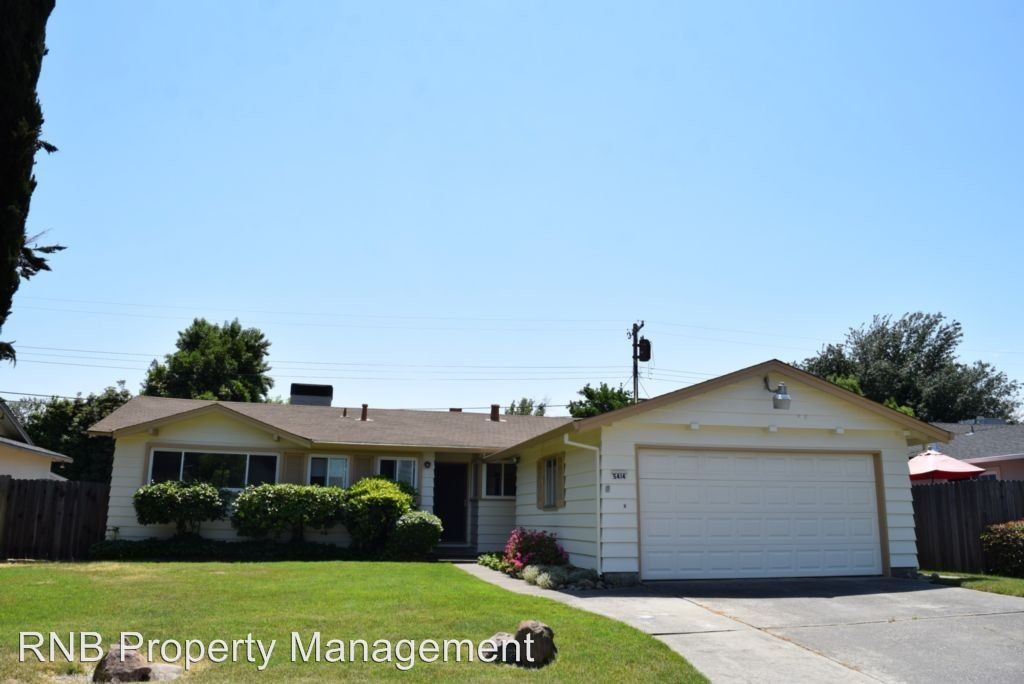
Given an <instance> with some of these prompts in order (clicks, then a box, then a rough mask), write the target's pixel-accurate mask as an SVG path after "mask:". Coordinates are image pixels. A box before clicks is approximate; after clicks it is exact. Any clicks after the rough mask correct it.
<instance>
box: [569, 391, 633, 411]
mask: <svg viewBox="0 0 1024 684" xmlns="http://www.w3.org/2000/svg"><path fill="white" fill-rule="evenodd" d="M577 394H579V395H580V396H581V397H583V399H579V400H573V401H570V402H569V406H568V408H569V415H571V416H572V417H573V418H589V417H591V416H598V415H600V414H602V413H608V412H609V411H614V410H615V409H620V408H622V407H624V406H629V405H630V404H632V403H633V394H632V392H630V391H629V390H627V389H626V388H625V387H623V386H622V385H619V386H618V387H612V386H610V385H609V384H608V383H605V382H602V383H601V384H600V385H598V386H597V387H591V386H590V383H589V382H588V383H587V384H586V385H584V387H583V389H581V390H580V391H579V392H577Z"/></svg>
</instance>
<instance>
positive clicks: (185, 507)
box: [132, 480, 225, 534]
mask: <svg viewBox="0 0 1024 684" xmlns="http://www.w3.org/2000/svg"><path fill="white" fill-rule="evenodd" d="M132 503H133V504H134V506H135V517H136V519H137V520H138V521H139V524H140V525H168V524H170V523H174V526H175V530H176V532H177V534H190V533H192V534H194V533H196V532H198V531H199V525H200V524H201V523H202V522H204V521H206V520H221V519H222V518H223V517H224V514H225V505H224V499H223V498H222V497H221V495H220V492H219V491H218V490H217V488H216V487H214V486H213V485H211V484H208V483H206V482H189V483H186V482H178V481H177V480H170V481H168V482H159V483H157V484H148V485H144V486H143V487H140V488H139V490H138V491H136V492H135V494H134V496H132Z"/></svg>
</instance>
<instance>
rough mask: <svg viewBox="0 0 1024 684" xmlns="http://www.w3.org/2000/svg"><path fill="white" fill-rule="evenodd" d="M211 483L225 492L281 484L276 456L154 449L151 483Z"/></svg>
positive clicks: (150, 473) (151, 464)
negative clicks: (279, 482)
mask: <svg viewBox="0 0 1024 684" xmlns="http://www.w3.org/2000/svg"><path fill="white" fill-rule="evenodd" d="M168 480H181V481H182V482H209V483H210V484H212V485H214V486H215V487H221V488H224V489H242V488H243V487H246V486H248V485H258V484H267V483H273V482H277V456H276V455H275V454H248V453H235V452H218V451H178V450H174V451H172V450H167V449H154V450H153V457H152V458H151V459H150V467H149V481H150V482H166V481H168Z"/></svg>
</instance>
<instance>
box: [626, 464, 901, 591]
mask: <svg viewBox="0 0 1024 684" xmlns="http://www.w3.org/2000/svg"><path fill="white" fill-rule="evenodd" d="M639 466H640V472H639V484H640V554H641V559H640V560H641V563H640V572H641V576H642V577H643V578H644V579H652V580H653V579H698V578H719V577H720V578H727V577H801V576H802V577H820V576H826V575H877V574H881V572H882V554H881V550H880V544H879V534H878V507H877V505H876V497H875V476H874V466H873V462H872V459H871V456H868V455H864V456H861V455H824V454H823V455H789V454H775V453H750V452H736V453H732V452H729V453H725V452H699V451H682V450H681V451H669V450H660V449H659V450H649V451H641V452H640V458H639Z"/></svg>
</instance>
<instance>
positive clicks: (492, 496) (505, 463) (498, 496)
mask: <svg viewBox="0 0 1024 684" xmlns="http://www.w3.org/2000/svg"><path fill="white" fill-rule="evenodd" d="M490 466H499V467H500V468H501V485H500V487H499V489H500V490H501V492H502V493H501V494H488V493H487V468H489V467H490ZM506 466H513V467H515V468H516V469H517V471H516V493H518V491H519V472H518V466H517V465H516V464H515V463H513V462H512V461H502V462H495V463H484V482H483V493H482V498H484V499H514V498H516V495H515V494H505V493H504V492H505V467H506Z"/></svg>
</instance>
